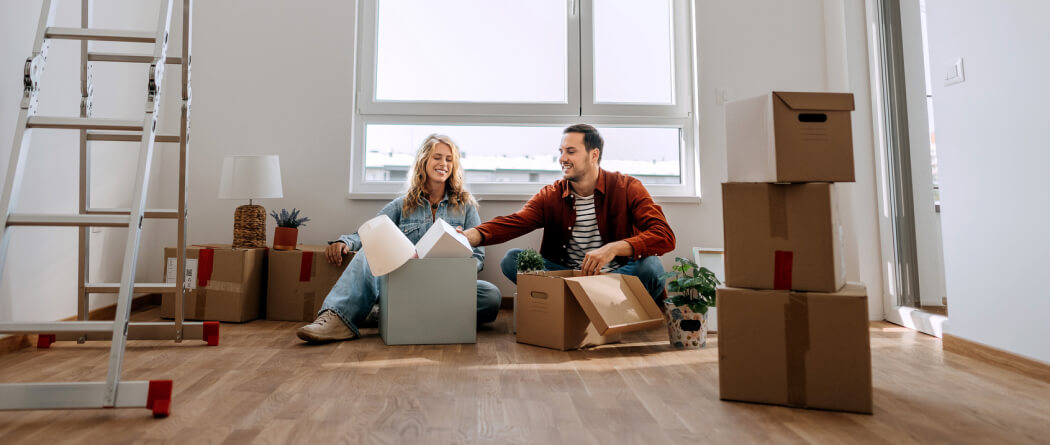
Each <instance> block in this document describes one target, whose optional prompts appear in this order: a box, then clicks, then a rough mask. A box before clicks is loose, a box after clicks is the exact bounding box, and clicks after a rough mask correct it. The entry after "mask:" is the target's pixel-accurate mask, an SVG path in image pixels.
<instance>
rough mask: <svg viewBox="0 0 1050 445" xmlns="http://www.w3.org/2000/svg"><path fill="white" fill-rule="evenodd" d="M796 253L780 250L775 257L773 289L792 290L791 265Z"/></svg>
mask: <svg viewBox="0 0 1050 445" xmlns="http://www.w3.org/2000/svg"><path fill="white" fill-rule="evenodd" d="M793 259H794V253H793V252H791V251H790V250H788V251H785V250H778V251H776V252H775V253H774V257H773V289H777V290H791V265H792V262H793Z"/></svg>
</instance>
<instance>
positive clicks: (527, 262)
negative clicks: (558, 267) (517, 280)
mask: <svg viewBox="0 0 1050 445" xmlns="http://www.w3.org/2000/svg"><path fill="white" fill-rule="evenodd" d="M537 272H543V257H542V256H540V253H539V252H537V251H536V250H535V249H525V250H522V251H521V253H520V254H518V273H527V274H535V273H537Z"/></svg>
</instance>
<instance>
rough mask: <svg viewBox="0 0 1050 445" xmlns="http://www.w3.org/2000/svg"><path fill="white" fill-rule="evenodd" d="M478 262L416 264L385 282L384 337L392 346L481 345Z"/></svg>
mask: <svg viewBox="0 0 1050 445" xmlns="http://www.w3.org/2000/svg"><path fill="white" fill-rule="evenodd" d="M477 277H478V269H477V262H475V261H474V258H470V257H468V258H426V259H411V260H408V261H407V262H405V263H404V264H403V265H401V267H399V268H397V270H394V271H393V272H391V273H389V274H387V275H384V276H382V277H380V279H379V335H380V337H382V338H383V343H386V344H388V345H433V344H448V343H475V342H477V319H478V315H477V314H478V287H477V279H478V278H477Z"/></svg>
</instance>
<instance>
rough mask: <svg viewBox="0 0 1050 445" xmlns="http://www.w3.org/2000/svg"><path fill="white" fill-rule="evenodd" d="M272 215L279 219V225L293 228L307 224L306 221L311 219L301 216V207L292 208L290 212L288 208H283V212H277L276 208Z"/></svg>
mask: <svg viewBox="0 0 1050 445" xmlns="http://www.w3.org/2000/svg"><path fill="white" fill-rule="evenodd" d="M270 216H272V217H273V219H274V220H276V221H277V227H291V228H293V229H296V228H299V226H305V225H306V222H307V221H309V220H310V218H307V217H305V216H304V217H302V218H300V217H299V209H296V208H292V211H291V212H289V211H288V209H281V213H277V211H276V210H273V211H271V212H270Z"/></svg>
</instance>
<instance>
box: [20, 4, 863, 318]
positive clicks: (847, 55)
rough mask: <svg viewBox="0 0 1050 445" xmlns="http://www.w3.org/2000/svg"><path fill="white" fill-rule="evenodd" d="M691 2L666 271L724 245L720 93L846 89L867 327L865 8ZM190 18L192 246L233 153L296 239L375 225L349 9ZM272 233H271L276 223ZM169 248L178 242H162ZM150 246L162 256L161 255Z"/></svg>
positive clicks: (223, 9) (488, 274)
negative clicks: (351, 194) (672, 242)
mask: <svg viewBox="0 0 1050 445" xmlns="http://www.w3.org/2000/svg"><path fill="white" fill-rule="evenodd" d="M696 3H697V5H696V9H697V10H696V26H697V36H698V40H699V42H698V45H697V52H698V56H699V66H700V73H699V85H700V87H699V88H700V104H699V110H700V133H699V134H700V138H699V158H700V164H701V172H700V181H701V190H702V193H703V197H702V200H701V202H700V203H664V204H663V207H664V211H665V213H666V214H667V217H668V220H669V221H670V223H671V226H672V228H673V229H674V231H675V234H676V235H677V238H678V246H677V249H676V250H675V251H674V252H672V253H670V254H668V255H666V256H665V257H664V262H665V264H668V265H669V264H670V263H672V262H673V259H674V257H675V256H683V257H691V255H692V253H691V248H692V247H693V246H705V247H721V246H722V244H723V242H722V223H721V220H722V211H721V208H722V202H721V189H720V183H721V182H724V181H725V180H726V167H725V162H726V148H725V136H724V130H723V128H724V119H723V112H724V109H723V106H722V104H720V103H718V102H717V101H716V100H715V94H714V93H715V91H716V90H717V89H719V88H724V89H726V90H727V91H728V95H729V98H730V99H737V98H743V97H747V96H751V95H757V94H761V93H763V92H766V91H769V90H774V89H777V90H813V91H825V90H833V91H851V92H853V93H854V94H855V95H856V105H857V111H856V112H855V113H854V122H855V123H854V128H855V136H854V139H855V140H854V147H855V151H856V156H855V157H856V163H857V178H858V183H856V184H847V185H845V186H844V187H843V188H844V192H845V193H844V195H845V196H844V197H845V199H844V200H843V207H842V211H843V213H844V215H843V217H844V221H845V223H846V236H847V239H849V240H853V239H856V240H857V243H853V242H848V243H847V278H848V279H850V280H862V281H865V282H866V283H867V284H868V285H869V288H870V293H871V295H872V298H870V299H869V304H870V315H871V318H873V319H882V316H883V311H882V301H881V298H880V296H881V293H882V287H881V279H882V278H881V272H880V271H879V267H878V264H879V262H880V258H879V253H878V241H877V234H878V228H877V223H876V220H875V206H876V204H875V193H874V179H873V176H874V173H873V171H874V167H873V160H872V159H873V158H872V148H871V129H870V127H871V125H870V119H871V117H870V109H871V107H870V99H869V87H868V79H867V72H868V70H867V46H866V44H865V39H866V37H865V34H864V32H865V28H864V26H863V20H864V17H863V15H864V11H863V7H862V6H860V7H858V6H857V5H854V4H853V3H855V2H844V1H843V0H824V1H822V0H805V1H803V0H797V1H793V2H790V3H788V2H780V1H775V0H751V1H736V2H710V1H702V0H701V1H697V2H696ZM194 12H195V14H194V20H195V23H194V24H195V29H194V47H193V49H194V58H193V66H194V70H193V91H194V102H193V126H192V128H193V133H192V138H191V155H190V172H191V175H192V176H193V180H192V181H191V182H190V190H189V202H190V228H189V231H190V236H189V241H190V242H191V243H201V242H229V241H230V240H231V239H232V221H233V212H234V209H235V208H236V207H237V206H238V205H240V204H241V203H240V202H235V201H227V200H220V199H217V198H216V193H217V190H218V179H219V178H218V175H219V168H220V165H221V162H222V158H223V156H225V155H227V154H250V153H275V154H279V155H281V167H282V176H283V182H284V198H281V199H270V200H262V201H261V202H259V203H260V204H262V205H264V206H265V207H266V208H267V209H268V210H269V209H280V208H281V207H287V208H291V207H297V208H300V209H303V211H304V214H305V215H306V216H309V217H310V218H311V220H312V221H311V222H310V223H308V225H307V226H306V227H305V228H303V229H301V230H300V240H301V242H306V243H322V242H324V241H325V240H329V239H333V238H335V237H336V236H337V235H338V234H341V233H347V232H350V231H353V230H354V229H355V228H356V227H357V226H359V225H360V224H361V223H362V222H364V221H365V220H366V219H368V218H370V217H371V216H373V215H374V214H375V213H376V212H377V211H378V210H379V208H380V207H381V206H382V205H383V204H385V202H384V201H371V200H348V199H347V188H348V184H349V177H348V175H349V165H350V150H349V147H350V141H351V135H350V120H351V115H352V109H351V106H352V103H353V82H352V79H353V73H354V61H353V49H354V23H355V17H354V15H355V10H354V5H353V2H344V1H335V0H329V1H314V2H305V3H296V4H291V3H288V2H279V1H274V0H269V1H246V0H239V1H227V2H200V1H198V2H197V3H196V5H195V10H194ZM11 108H13V107H11ZM9 121H13V118H10V119H9ZM5 122H7V121H5ZM0 125H4V123H2V122H0ZM9 126H10V125H9ZM453 137H454V135H453ZM172 159H174V157H170V158H166V159H165V162H166V163H171V162H174V161H173V160H172ZM168 183H170V181H168ZM169 187H170V186H169ZM171 191H172V190H168V189H166V190H163V193H161V195H163V196H167V195H170V194H171V193H169V192H171ZM522 204H523V201H482V207H481V216H482V219H483V220H486V219H489V218H491V217H494V216H497V215H503V214H507V213H511V212H513V211H516V210H518V209H519V208H520V207H521V205H522ZM269 227H270V228H268V232H272V227H273V225H272V222H270V223H269ZM268 236H270V237H272V233H268ZM539 239H540V233H539V232H536V233H533V234H530V235H528V236H526V237H524V238H522V239H519V240H515V241H513V242H511V243H507V244H504V245H499V246H491V247H489V248H488V255H487V260H486V269H485V271H483V272H482V273H481V275H480V277H481V278H482V279H487V280H490V281H492V282H494V283H496V284H497V285H499V286H500V287H501V288H502V290H503V292H504V294H505V295H510V294H511V293H512V292H513V287H512V286H511V284H510V282H509V281H508V280H506V279H505V278H503V277H502V274H500V272H499V267H498V264H499V260H500V258H502V256H503V254H504V253H505V252H506V250H507V249H508V248H510V247H520V246H534V247H538V246H539ZM74 240H75V238H74ZM165 242H166V243H169V244H170V243H173V242H174V241H173V238H171V241H167V240H162V242H160V243H165ZM160 243H158V244H160ZM154 248H155V249H156V250H157V252H155V253H154V256H158V257H159V255H161V253H160V246H159V245H156V246H154ZM158 267H159V266H158Z"/></svg>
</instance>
